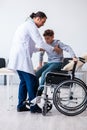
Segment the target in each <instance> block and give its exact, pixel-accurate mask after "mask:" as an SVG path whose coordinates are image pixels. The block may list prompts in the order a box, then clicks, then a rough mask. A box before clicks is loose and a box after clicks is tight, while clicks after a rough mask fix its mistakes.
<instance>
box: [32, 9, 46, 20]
mask: <svg viewBox="0 0 87 130" xmlns="http://www.w3.org/2000/svg"><path fill="white" fill-rule="evenodd" d="M30 17H31V18H32V19H33V18H36V17H40V18H44V17H45V18H47V16H46V14H45V13H44V12H41V11H38V12H37V13H32V14H31V15H30Z"/></svg>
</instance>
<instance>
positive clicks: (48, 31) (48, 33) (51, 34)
mask: <svg viewBox="0 0 87 130" xmlns="http://www.w3.org/2000/svg"><path fill="white" fill-rule="evenodd" d="M53 35H54V31H53V30H51V29H47V30H45V31H44V33H43V36H44V37H45V36H53Z"/></svg>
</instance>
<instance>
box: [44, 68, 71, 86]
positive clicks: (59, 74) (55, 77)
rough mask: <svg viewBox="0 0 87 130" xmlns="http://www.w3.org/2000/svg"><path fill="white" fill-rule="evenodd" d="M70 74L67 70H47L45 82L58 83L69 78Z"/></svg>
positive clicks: (48, 83)
mask: <svg viewBox="0 0 87 130" xmlns="http://www.w3.org/2000/svg"><path fill="white" fill-rule="evenodd" d="M71 77H72V74H71V73H68V71H56V72H48V73H47V75H46V84H47V85H52V84H59V83H60V82H62V81H64V80H68V79H71Z"/></svg>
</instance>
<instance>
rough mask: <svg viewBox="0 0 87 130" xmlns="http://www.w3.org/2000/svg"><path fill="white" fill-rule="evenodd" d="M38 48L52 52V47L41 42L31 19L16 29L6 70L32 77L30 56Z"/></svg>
mask: <svg viewBox="0 0 87 130" xmlns="http://www.w3.org/2000/svg"><path fill="white" fill-rule="evenodd" d="M35 45H37V46H38V47H40V48H43V49H45V50H46V51H47V52H49V53H50V52H52V51H53V47H51V46H49V45H48V44H46V43H45V42H43V40H42V37H41V35H40V33H39V31H38V28H37V26H36V25H35V23H34V21H33V19H31V18H30V19H28V20H27V21H26V22H25V23H23V24H22V25H21V26H20V27H18V29H17V31H16V32H15V35H14V38H13V44H12V47H11V52H10V56H9V63H8V68H9V69H12V70H14V71H16V70H20V71H24V72H27V73H30V74H33V75H34V69H33V65H32V60H31V57H32V54H33V53H34V52H36V51H38V49H37V48H36V47H35Z"/></svg>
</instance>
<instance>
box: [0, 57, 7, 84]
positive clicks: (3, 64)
mask: <svg viewBox="0 0 87 130" xmlns="http://www.w3.org/2000/svg"><path fill="white" fill-rule="evenodd" d="M3 67H6V61H5V58H0V68H3ZM6 83H7V82H6V75H4V85H6Z"/></svg>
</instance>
